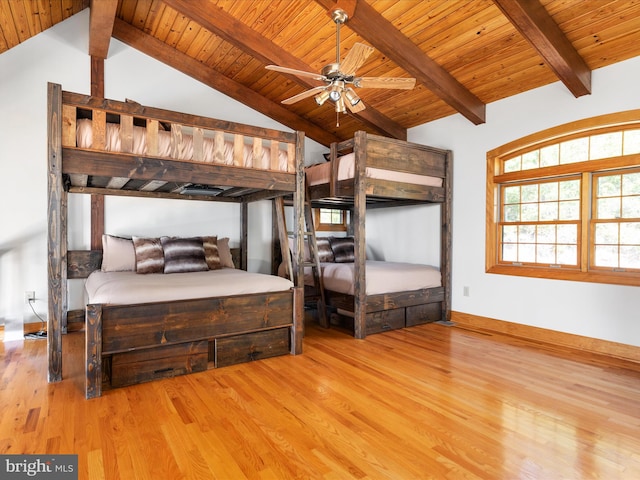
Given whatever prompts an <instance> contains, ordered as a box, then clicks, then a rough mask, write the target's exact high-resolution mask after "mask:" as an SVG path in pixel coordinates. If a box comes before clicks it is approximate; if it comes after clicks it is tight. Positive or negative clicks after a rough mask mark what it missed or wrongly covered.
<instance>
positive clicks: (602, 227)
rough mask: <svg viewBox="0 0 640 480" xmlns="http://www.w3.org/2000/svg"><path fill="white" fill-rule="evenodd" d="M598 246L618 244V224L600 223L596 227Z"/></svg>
mask: <svg viewBox="0 0 640 480" xmlns="http://www.w3.org/2000/svg"><path fill="white" fill-rule="evenodd" d="M595 243H597V244H613V245H617V244H618V243H619V242H618V224H617V223H599V224H597V225H596V241H595Z"/></svg>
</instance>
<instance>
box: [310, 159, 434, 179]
mask: <svg viewBox="0 0 640 480" xmlns="http://www.w3.org/2000/svg"><path fill="white" fill-rule="evenodd" d="M338 162H339V163H338V180H347V179H350V178H353V177H354V175H355V153H349V154H348V155H344V156H342V157H339V158H338ZM305 173H306V176H307V183H308V184H309V185H320V184H323V183H328V182H329V180H330V178H331V162H326V163H320V164H317V165H312V166H310V167H307V168H306V169H305ZM365 175H366V177H367V178H375V179H382V180H390V181H393V182H402V183H410V184H414V185H424V186H429V187H441V186H442V178H440V177H430V176H428V175H417V174H415V173H405V172H397V171H393V170H383V169H380V168H366V169H365Z"/></svg>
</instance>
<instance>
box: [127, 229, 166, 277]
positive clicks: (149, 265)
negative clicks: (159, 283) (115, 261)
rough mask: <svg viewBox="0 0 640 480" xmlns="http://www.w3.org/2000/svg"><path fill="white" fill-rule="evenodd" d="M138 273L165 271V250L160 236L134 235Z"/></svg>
mask: <svg viewBox="0 0 640 480" xmlns="http://www.w3.org/2000/svg"><path fill="white" fill-rule="evenodd" d="M133 248H134V249H135V252H136V273H164V250H163V249H162V243H161V242H160V239H159V238H143V237H133Z"/></svg>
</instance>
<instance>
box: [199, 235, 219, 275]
mask: <svg viewBox="0 0 640 480" xmlns="http://www.w3.org/2000/svg"><path fill="white" fill-rule="evenodd" d="M202 245H203V247H204V259H205V261H206V262H207V266H208V267H209V270H218V269H219V268H222V263H221V262H220V252H219V251H218V237H202Z"/></svg>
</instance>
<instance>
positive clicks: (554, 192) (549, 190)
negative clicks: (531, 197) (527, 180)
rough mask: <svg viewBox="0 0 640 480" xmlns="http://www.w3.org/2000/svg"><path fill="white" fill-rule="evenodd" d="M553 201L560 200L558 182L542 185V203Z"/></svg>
mask: <svg viewBox="0 0 640 480" xmlns="http://www.w3.org/2000/svg"><path fill="white" fill-rule="evenodd" d="M551 200H558V182H549V183H543V184H541V185H540V201H541V202H549V201H551Z"/></svg>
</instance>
